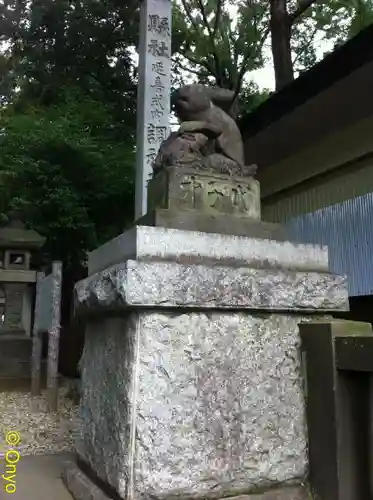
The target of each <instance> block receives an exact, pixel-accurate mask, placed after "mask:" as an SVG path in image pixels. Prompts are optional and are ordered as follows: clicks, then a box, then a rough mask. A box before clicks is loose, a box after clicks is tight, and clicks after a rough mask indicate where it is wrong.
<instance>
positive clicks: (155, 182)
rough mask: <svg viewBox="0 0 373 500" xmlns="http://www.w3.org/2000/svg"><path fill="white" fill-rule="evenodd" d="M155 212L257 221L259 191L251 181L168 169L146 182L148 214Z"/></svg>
mask: <svg viewBox="0 0 373 500" xmlns="http://www.w3.org/2000/svg"><path fill="white" fill-rule="evenodd" d="M154 208H168V209H170V210H176V211H178V210H198V211H199V212H201V213H209V214H231V215H236V216H240V217H248V218H251V219H260V187H259V183H258V181H256V180H254V179H253V178H252V177H241V178H232V177H231V176H229V175H224V174H218V173H214V174H212V173H208V172H206V173H204V172H196V171H195V170H193V169H191V168H178V167H168V168H166V169H163V170H162V171H161V172H159V173H158V174H157V175H156V177H155V178H154V179H152V180H150V181H149V185H148V211H149V210H152V209H154Z"/></svg>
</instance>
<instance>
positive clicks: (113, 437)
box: [66, 227, 348, 500]
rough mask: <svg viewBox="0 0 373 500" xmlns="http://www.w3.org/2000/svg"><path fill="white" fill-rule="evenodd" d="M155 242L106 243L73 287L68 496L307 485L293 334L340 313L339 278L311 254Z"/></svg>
mask: <svg viewBox="0 0 373 500" xmlns="http://www.w3.org/2000/svg"><path fill="white" fill-rule="evenodd" d="M155 230H158V233H156V232H154V231H155ZM168 231H170V230H165V229H163V230H161V229H160V228H139V227H138V228H136V229H133V230H132V231H130V232H129V233H128V234H127V235H123V236H121V237H119V238H117V239H116V240H113V242H111V243H109V244H107V246H106V247H103V249H98V250H97V251H96V252H94V253H93V254H92V255H91V256H90V260H89V270H90V273H91V276H90V277H89V278H87V279H86V280H83V281H82V282H79V283H78V284H77V286H76V289H75V306H76V311H77V313H78V314H82V315H87V328H86V343H85V349H84V354H83V358H82V362H81V363H82V364H81V367H82V399H81V417H82V418H81V431H80V435H81V439H80V440H79V442H78V443H77V451H78V456H79V460H80V462H79V463H80V464H82V465H81V471H80V473H79V474H80V476H79V479H78V476H75V479H74V478H72V474H71V473H69V474H67V475H66V481H67V484H68V487H69V488H70V490H71V491H72V493H73V494H74V496H75V498H84V496H82V491H79V488H83V486H82V485H83V484H86V485H87V484H88V483H89V479H88V477H91V479H92V481H93V482H95V484H96V486H95V488H96V491H100V493H96V494H93V493H92V491H93V489H92V490H90V494H91V496H90V498H95V499H98V498H101V499H104V498H120V499H126V500H127V499H137V498H150V497H153V498H162V499H163V498H164V499H175V498H181V497H186V498H194V499H199V498H200V499H202V498H210V497H211V498H221V497H226V496H234V495H239V494H244V493H253V494H254V493H255V492H257V493H258V496H257V497H256V496H253V497H252V498H258V499H259V498H263V499H264V498H272V497H271V495H270V494H269V495H268V496H262V495H261V494H260V495H259V491H261V492H263V491H265V490H266V489H268V488H272V487H273V486H276V485H285V486H286V485H291V484H294V483H302V482H303V481H304V480H305V479H306V473H307V466H308V463H307V438H306V429H305V404H304V395H303V379H302V374H301V360H300V349H299V344H300V342H299V332H298V324H299V323H300V322H307V321H310V320H311V319H314V318H315V317H317V318H320V317H321V318H323V317H327V316H328V314H330V312H331V311H337V310H338V311H342V310H347V309H348V296H347V289H346V286H345V279H344V278H342V277H338V276H333V275H331V274H330V273H328V272H327V252H326V250H325V249H323V248H319V247H315V246H311V245H294V244H291V243H288V242H287V243H280V242H276V241H269V240H266V241H264V240H255V239H250V238H237V237H233V236H232V237H229V236H222V235H211V234H210V235H206V234H204V233H197V232H194V233H193V232H183V231H176V232H171V233H168ZM171 231H172V230H171ZM297 263H298V265H297ZM109 266H111V267H109ZM82 471H83V472H82ZM82 474H83V476H86V477H87V480H86V481H82V480H81V475H82ZM69 478H70V479H69ZM91 484H93V483H91ZM78 485H80V486H78ZM97 485H99V486H100V490H98V488H97ZM83 489H84V488H83ZM102 490H106V495H104V493H102ZM285 491H290V490H286V488H285V489H284V492H285ZM299 491H300V490H299ZM87 494H88V492H87V491H86V495H87ZM79 495H80V496H79ZM248 498H250V497H248ZM273 498H281V499H285V498H287V499H289V500H290V499H294V498H299V499H301V498H302V499H303V498H304V499H305V498H307V497H306V492H304V495H303V493H302V492H300V493H299V496H298V497H295V496H294V495H293V496H286V493H284V494H282V495H281V496H273Z"/></svg>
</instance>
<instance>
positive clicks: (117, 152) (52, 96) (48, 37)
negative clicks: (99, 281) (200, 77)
mask: <svg viewBox="0 0 373 500" xmlns="http://www.w3.org/2000/svg"><path fill="white" fill-rule="evenodd" d="M137 7H138V6H137V2H135V1H131V0H128V1H127V2H121V1H120V0H103V1H96V0H69V1H67V0H43V1H41V0H33V1H32V2H31V4H29V3H28V2H22V1H19V0H8V1H7V2H4V3H3V4H2V6H1V9H0V29H1V30H2V31H1V32H2V38H1V40H2V42H3V43H5V50H3V53H2V57H1V59H0V92H1V102H2V103H3V104H5V106H4V107H3V109H2V111H1V112H0V127H1V130H2V135H1V141H2V144H1V149H0V179H1V185H0V189H1V190H2V192H3V196H2V200H1V210H2V212H5V211H6V210H8V209H9V208H11V207H12V206H15V205H17V206H21V207H23V208H25V213H27V220H26V221H25V222H26V223H27V224H28V225H30V226H31V227H34V228H35V229H37V230H38V231H39V232H40V233H41V234H43V235H45V236H47V237H48V244H47V245H48V248H47V250H48V253H49V255H50V258H51V259H56V258H58V259H62V260H63V261H64V264H65V267H66V266H75V265H79V264H80V263H81V262H82V260H83V259H84V256H85V252H86V251H87V250H90V249H93V248H94V247H95V246H97V245H98V244H99V243H102V242H103V241H105V240H106V239H109V238H110V237H112V236H114V235H115V234H118V233H119V232H120V231H122V230H123V227H124V225H125V224H126V223H128V222H129V221H130V220H131V219H132V218H133V196H132V193H133V180H134V141H135V134H134V131H135V118H136V86H135V81H134V68H133V65H132V62H131V57H130V47H131V46H133V45H134V43H135V40H136V37H137V34H138V17H137V16H138V12H137V10H138V9H137Z"/></svg>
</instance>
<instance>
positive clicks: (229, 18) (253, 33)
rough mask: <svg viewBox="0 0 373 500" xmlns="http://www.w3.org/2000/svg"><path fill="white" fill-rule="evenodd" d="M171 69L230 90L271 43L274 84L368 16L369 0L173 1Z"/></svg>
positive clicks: (372, 7)
mask: <svg viewBox="0 0 373 500" xmlns="http://www.w3.org/2000/svg"><path fill="white" fill-rule="evenodd" d="M174 3H175V8H174V20H173V22H174V26H175V43H174V51H175V55H174V61H175V66H176V73H177V74H179V75H181V74H183V72H184V75H185V73H187V74H189V75H190V77H191V78H194V79H197V80H198V81H200V82H202V83H203V82H209V83H213V84H215V85H218V86H221V87H225V88H230V89H233V90H235V93H236V95H238V93H239V92H240V91H241V89H243V88H244V87H245V85H246V84H247V80H248V77H250V72H251V71H253V70H255V69H258V68H261V67H262V66H263V64H264V62H265V58H264V54H263V48H264V47H265V44H267V45H268V44H269V43H271V52H272V57H273V63H274V70H275V77H276V88H277V89H280V88H281V87H283V86H284V85H286V84H288V83H290V82H291V81H292V80H293V79H294V73H298V72H300V71H304V70H306V69H308V68H309V67H311V66H312V65H313V64H315V62H316V61H317V59H318V58H319V57H320V55H322V51H321V50H320V47H321V45H322V44H323V43H324V42H329V44H330V43H332V44H333V45H337V44H339V43H341V42H344V41H346V40H347V39H348V38H349V37H351V36H353V35H355V34H357V33H358V32H359V31H360V30H361V29H363V28H364V27H366V26H367V25H369V24H370V23H371V22H372V20H373V2H372V0H329V1H328V2H325V1H322V0H236V1H233V0H192V1H187V0H174Z"/></svg>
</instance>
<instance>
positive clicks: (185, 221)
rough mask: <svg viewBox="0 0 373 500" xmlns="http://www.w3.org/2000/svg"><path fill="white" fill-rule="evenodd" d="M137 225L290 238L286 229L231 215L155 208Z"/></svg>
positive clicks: (277, 225)
mask: <svg viewBox="0 0 373 500" xmlns="http://www.w3.org/2000/svg"><path fill="white" fill-rule="evenodd" d="M136 224H137V225H138V226H152V227H162V228H167V229H179V230H182V231H198V232H203V233H216V234H227V235H235V236H244V237H246V238H261V239H267V240H278V241H285V240H286V241H287V240H289V236H288V234H287V229H286V227H284V226H282V225H281V224H275V223H272V222H262V221H259V220H254V219H248V218H246V217H236V216H234V215H225V214H219V215H211V214H201V213H199V212H197V211H196V210H179V211H178V212H174V211H173V210H169V209H162V208H156V209H154V210H151V211H150V212H148V213H147V214H146V215H144V216H143V217H140V219H138V220H137V221H136Z"/></svg>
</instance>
